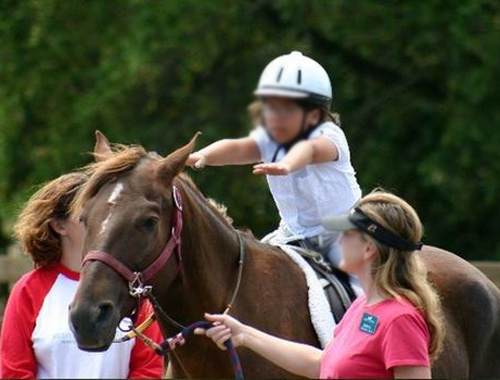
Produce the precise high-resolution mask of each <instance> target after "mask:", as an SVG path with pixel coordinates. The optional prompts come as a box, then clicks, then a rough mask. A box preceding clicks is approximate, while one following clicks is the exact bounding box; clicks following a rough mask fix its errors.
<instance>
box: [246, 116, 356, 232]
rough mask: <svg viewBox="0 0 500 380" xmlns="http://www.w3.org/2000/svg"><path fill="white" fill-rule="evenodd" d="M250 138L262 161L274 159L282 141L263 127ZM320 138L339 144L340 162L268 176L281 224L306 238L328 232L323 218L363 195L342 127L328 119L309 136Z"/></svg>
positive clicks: (282, 153)
mask: <svg viewBox="0 0 500 380" xmlns="http://www.w3.org/2000/svg"><path fill="white" fill-rule="evenodd" d="M250 137H251V138H253V139H254V140H255V142H256V143H257V145H258V147H259V150H260V153H261V159H262V161H263V162H266V163H268V162H271V161H272V159H273V156H274V154H275V152H276V149H278V144H277V143H276V142H274V141H273V140H272V139H271V137H270V136H269V134H268V133H267V131H266V130H265V129H264V128H263V127H262V126H258V127H256V128H255V129H254V130H253V131H252V132H251V133H250ZM317 137H324V138H326V139H328V140H329V141H331V142H332V143H333V144H334V145H335V146H336V148H337V151H338V158H337V160H336V161H331V162H325V163H320V164H310V165H307V166H306V167H305V168H304V169H302V170H299V171H296V172H293V173H291V174H288V175H284V176H271V175H268V176H267V181H268V183H269V188H270V190H271V194H272V195H273V198H274V201H275V202H276V205H277V207H278V210H279V213H280V216H281V227H282V228H283V227H284V228H286V229H288V230H290V231H291V232H292V233H293V234H294V235H296V236H301V237H304V238H307V237H311V236H316V235H319V234H321V233H323V232H325V229H324V228H323V227H322V226H321V219H322V218H323V217H326V216H330V215H340V214H344V213H346V212H347V211H348V210H349V209H351V208H352V207H353V206H354V204H355V203H356V202H357V201H358V200H359V199H360V198H361V189H360V187H359V184H358V181H357V179H356V172H355V171H354V168H353V166H352V164H351V154H350V151H349V145H348V144H347V139H346V137H345V134H344V132H343V131H342V129H340V128H339V127H338V126H337V125H335V124H334V123H332V122H326V123H323V124H321V125H320V126H318V127H317V128H316V129H315V130H314V131H313V132H312V133H311V135H310V136H309V139H314V138H317ZM285 155H286V152H285V150H284V149H281V150H280V152H279V153H278V156H277V157H276V162H279V161H281V160H282V159H283V157H285Z"/></svg>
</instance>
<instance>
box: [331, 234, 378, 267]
mask: <svg viewBox="0 0 500 380" xmlns="http://www.w3.org/2000/svg"><path fill="white" fill-rule="evenodd" d="M368 244H370V242H369V241H368V240H366V239H364V238H363V235H362V233H361V232H360V231H358V230H348V231H344V232H343V233H342V236H341V238H340V245H341V249H342V259H341V261H340V264H339V267H340V269H342V270H343V271H345V272H348V273H352V274H358V273H361V272H362V271H363V269H364V268H365V266H366V264H367V263H368V261H369V260H370V257H371V256H372V255H371V254H370V251H372V250H369V249H368Z"/></svg>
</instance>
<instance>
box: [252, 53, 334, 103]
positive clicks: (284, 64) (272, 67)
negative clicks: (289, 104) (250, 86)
mask: <svg viewBox="0 0 500 380" xmlns="http://www.w3.org/2000/svg"><path fill="white" fill-rule="evenodd" d="M254 94H255V95H258V96H280V97H286V98H294V99H304V100H306V101H307V102H309V103H313V104H317V105H319V106H323V107H326V108H328V107H329V106H330V102H331V100H332V84H331V82H330V78H329V77H328V74H327V72H326V71H325V69H324V68H323V67H321V65H320V64H319V63H318V62H316V61H315V60H313V59H311V58H309V57H306V56H305V55H302V53H301V52H299V51H293V52H291V53H290V54H285V55H282V56H280V57H278V58H275V59H274V60H272V61H271V63H269V64H268V65H267V66H266V68H265V69H264V71H263V72H262V74H261V76H260V80H259V84H258V86H257V89H256V90H255V92H254Z"/></svg>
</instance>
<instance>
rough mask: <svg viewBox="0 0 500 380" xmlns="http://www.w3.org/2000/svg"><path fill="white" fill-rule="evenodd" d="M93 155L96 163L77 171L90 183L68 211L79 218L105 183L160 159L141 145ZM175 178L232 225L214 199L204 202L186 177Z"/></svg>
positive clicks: (113, 146) (119, 147)
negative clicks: (83, 174) (146, 161)
mask: <svg viewBox="0 0 500 380" xmlns="http://www.w3.org/2000/svg"><path fill="white" fill-rule="evenodd" d="M93 155H94V157H95V158H96V159H97V160H96V161H95V162H93V163H90V164H88V165H86V166H84V167H83V168H81V169H80V171H82V172H84V173H85V174H87V175H88V176H89V179H88V181H87V182H86V183H85V184H84V185H83V186H82V187H81V188H80V190H79V192H78V193H77V194H76V196H75V199H74V200H73V202H72V204H71V207H70V210H71V213H72V214H74V215H79V214H80V213H81V211H82V210H83V206H84V205H85V203H87V202H88V201H89V200H90V199H91V198H92V197H93V196H94V195H96V194H97V192H98V191H99V190H100V189H101V188H102V187H103V186H104V185H105V184H106V183H108V182H110V181H113V180H116V179H117V178H118V177H120V176H121V175H123V174H125V173H128V172H130V171H132V170H133V169H134V168H135V167H136V166H137V164H138V163H139V161H140V160H141V159H143V158H148V159H151V160H161V159H162V157H161V156H159V155H158V154H156V153H148V152H147V151H146V150H145V149H144V148H143V147H142V146H140V145H122V144H114V145H112V153H110V154H109V155H106V156H103V155H100V154H96V153H94V154H93ZM178 177H179V179H180V180H181V182H182V183H183V184H184V185H186V186H188V187H189V188H190V189H191V190H193V191H194V192H195V193H197V194H199V195H200V196H201V197H202V198H203V199H205V200H206V202H207V205H208V206H209V207H211V208H212V209H214V210H215V211H217V213H218V214H219V215H220V216H222V217H223V218H224V220H225V221H226V222H227V223H228V224H229V225H232V219H231V218H230V217H229V216H228V214H227V208H226V207H225V206H224V205H221V204H219V203H217V202H216V201H214V200H213V199H210V198H208V199H207V198H206V197H205V196H204V195H203V194H202V193H201V191H200V190H199V189H198V187H197V186H196V185H195V183H194V182H193V180H192V179H191V178H190V177H189V176H188V175H187V174H184V173H181V174H180V175H179V176H178Z"/></svg>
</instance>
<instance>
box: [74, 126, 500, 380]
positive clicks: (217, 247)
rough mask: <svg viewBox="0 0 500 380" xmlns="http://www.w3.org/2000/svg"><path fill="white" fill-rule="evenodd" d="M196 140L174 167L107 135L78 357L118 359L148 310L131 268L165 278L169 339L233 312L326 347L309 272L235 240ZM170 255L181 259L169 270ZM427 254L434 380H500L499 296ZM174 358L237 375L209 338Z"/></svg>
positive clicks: (89, 238) (79, 204) (161, 288)
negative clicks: (436, 313) (121, 335)
mask: <svg viewBox="0 0 500 380" xmlns="http://www.w3.org/2000/svg"><path fill="white" fill-rule="evenodd" d="M195 140H196V136H195V137H194V138H193V139H192V140H191V142H189V143H188V144H186V145H184V146H183V147H181V148H179V149H177V150H175V151H174V152H173V153H171V154H169V155H168V156H167V157H165V158H162V157H160V156H158V155H156V154H151V153H148V152H147V151H146V150H145V149H144V148H142V147H141V146H123V145H122V146H118V147H116V146H113V147H112V146H111V145H110V144H109V142H108V140H107V139H106V138H105V136H104V135H102V134H101V133H99V132H96V144H95V148H94V155H95V158H96V162H95V163H93V164H91V165H90V166H89V167H87V169H86V170H87V171H88V172H89V173H90V174H91V175H90V179H89V181H88V182H87V183H86V184H85V185H84V186H83V187H82V188H81V189H80V191H79V193H78V194H77V196H76V198H75V201H74V204H73V212H74V214H76V215H79V217H80V220H81V221H82V223H84V224H85V228H86V236H85V243H84V252H90V253H88V254H87V257H86V258H87V259H86V260H85V261H84V264H83V268H82V271H81V280H80V284H79V286H78V290H77V292H76V294H75V297H74V300H73V302H72V303H71V305H70V325H71V327H72V331H73V334H74V336H75V339H76V341H77V344H78V346H79V347H80V348H81V349H82V350H87V351H104V350H106V349H107V348H108V347H109V346H110V345H111V344H112V342H113V338H114V335H115V331H116V328H117V326H118V324H119V323H120V321H121V320H122V319H123V318H124V317H126V316H129V315H131V314H132V313H133V311H134V310H135V309H136V306H137V301H136V299H135V298H134V297H132V296H131V287H130V282H133V281H132V280H131V281H127V280H126V279H125V278H124V275H123V274H120V273H119V271H117V269H116V265H119V264H121V265H122V266H123V267H125V268H128V269H127V270H128V271H129V272H128V273H134V274H136V275H137V273H139V272H143V273H145V272H146V271H145V270H144V269H145V268H148V269H150V268H151V267H152V266H153V267H155V273H152V272H151V271H149V270H148V272H149V274H150V275H149V276H148V281H147V286H148V289H149V291H150V292H151V294H152V295H154V299H155V300H156V302H157V304H158V307H157V308H156V316H157V319H158V321H159V323H160V326H161V329H162V331H163V333H164V335H165V336H172V335H174V334H175V333H177V332H178V331H179V328H178V327H177V326H176V322H175V321H177V323H182V324H189V323H191V322H194V321H197V320H200V319H203V315H204V313H205V312H210V313H221V312H222V311H223V310H224V309H225V308H226V307H227V305H228V303H231V305H230V309H229V312H230V314H231V315H233V316H234V317H236V318H238V319H239V320H241V321H243V322H244V323H247V324H249V325H252V326H254V327H256V328H258V329H261V330H263V331H266V332H268V333H271V334H274V335H276V336H279V337H282V338H284V339H289V340H293V341H297V342H302V343H305V344H309V345H313V346H316V347H320V344H319V341H318V338H317V335H316V333H315V331H314V328H313V326H312V324H311V321H310V315H309V310H308V307H307V304H308V296H307V284H306V281H305V278H304V275H303V273H302V272H301V270H300V269H299V268H298V267H297V265H296V264H295V263H294V262H292V260H291V259H290V258H289V257H288V256H286V255H285V254H284V253H283V252H282V251H281V250H280V249H279V248H277V247H272V246H269V245H267V244H263V243H261V242H260V241H258V240H257V239H256V238H254V237H253V236H252V235H251V234H250V233H248V232H245V233H243V232H241V231H238V230H237V229H235V228H234V227H233V226H232V224H231V223H230V222H229V221H228V219H227V218H226V217H224V215H222V213H221V212H220V210H218V209H217V208H216V207H214V205H213V203H212V202H210V201H209V200H208V199H207V198H205V196H204V195H203V194H202V193H201V192H200V191H199V190H198V189H197V187H196V186H195V184H194V183H193V181H192V180H191V179H190V178H189V177H188V176H187V175H186V174H185V173H181V172H182V170H183V168H184V166H185V163H186V160H187V158H188V156H189V154H190V153H191V152H192V151H193V148H194V144H195ZM180 199H182V202H181V201H180ZM179 203H182V204H179ZM179 218H180V219H179ZM179 222H181V223H182V225H183V226H182V231H181V232H179V228H178V227H179V225H178V224H179ZM174 235H175V236H174ZM172 241H174V244H173V245H172V244H170V243H171V242H172ZM175 242H177V243H179V244H180V243H181V242H182V245H176V244H175ZM165 246H167V248H168V246H170V254H169V255H168V257H167V259H166V260H163V259H162V260H161V263H160V264H158V263H159V261H158V259H159V258H160V257H163V255H164V252H166V251H167V248H165ZM172 247H173V248H172ZM242 249H244V251H245V257H244V265H241V264H242V260H243V258H242V256H241V253H242V252H241V251H242ZM95 252H100V254H102V255H107V256H106V257H108V258H109V256H110V257H112V259H110V260H114V261H116V262H118V264H116V265H111V264H110V263H109V262H105V260H104V259H103V258H102V257H101V258H99V257H97V256H92V257H91V259H88V258H89V257H88V256H89V255H92V254H95ZM415 254H417V255H419V256H420V258H421V259H422V260H423V262H424V263H425V265H426V267H427V269H428V275H429V278H430V280H431V281H432V282H433V283H434V285H435V287H436V289H437V291H438V292H439V294H440V296H441V298H442V307H443V312H444V318H445V326H446V337H445V342H444V350H443V352H442V354H441V355H440V357H439V358H438V360H437V361H436V362H435V363H433V366H432V373H433V376H436V377H441V378H445V377H446V378H465V377H500V357H499V356H498V354H497V353H496V349H497V347H498V346H499V345H500V320H499V317H500V310H499V308H500V291H499V289H498V288H496V287H495V285H493V283H492V282H491V281H490V280H488V279H487V278H486V276H484V275H483V274H482V273H481V272H480V271H479V270H477V269H476V268H474V267H473V266H472V265H470V264H469V263H467V262H466V261H465V260H463V259H461V258H460V257H458V256H457V255H455V254H452V253H450V252H446V251H444V250H441V249H438V248H435V247H431V246H424V248H423V250H422V251H420V252H416V253H415ZM239 273H240V274H241V276H239V275H238V274H239ZM135 280H137V277H136V278H135ZM141 285H146V284H141ZM149 286H150V288H149ZM143 287H144V286H143ZM141 289H142V290H144V289H143V288H141ZM238 289H239V291H237V290H238ZM235 291H236V292H235ZM231 298H233V300H231ZM231 301H232V302H231ZM158 308H160V309H161V310H162V311H166V313H164V312H159V311H158ZM167 314H168V315H167ZM332 333H333V332H332ZM173 353H174V355H170V356H169V363H170V365H171V367H172V375H173V376H174V377H196V378H203V377H210V378H228V377H231V376H232V369H231V366H230V361H229V358H228V356H227V353H225V352H223V351H221V350H219V349H218V348H217V347H216V346H215V345H214V344H213V343H212V342H211V341H209V340H208V339H206V338H203V337H193V338H191V339H190V340H189V341H188V342H186V344H185V345H183V346H180V347H178V348H177V349H176V350H175V351H174V352H173ZM238 353H239V355H240V358H241V362H242V366H243V369H244V371H245V374H246V375H248V376H249V377H267V378H270V377H273V378H276V377H293V375H292V374H290V373H287V372H285V371H283V370H282V369H280V368H278V367H276V366H275V365H274V364H272V363H270V362H268V361H266V360H264V359H262V358H260V357H258V356H257V355H256V354H255V353H253V352H251V351H250V350H248V349H245V348H238Z"/></svg>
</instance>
